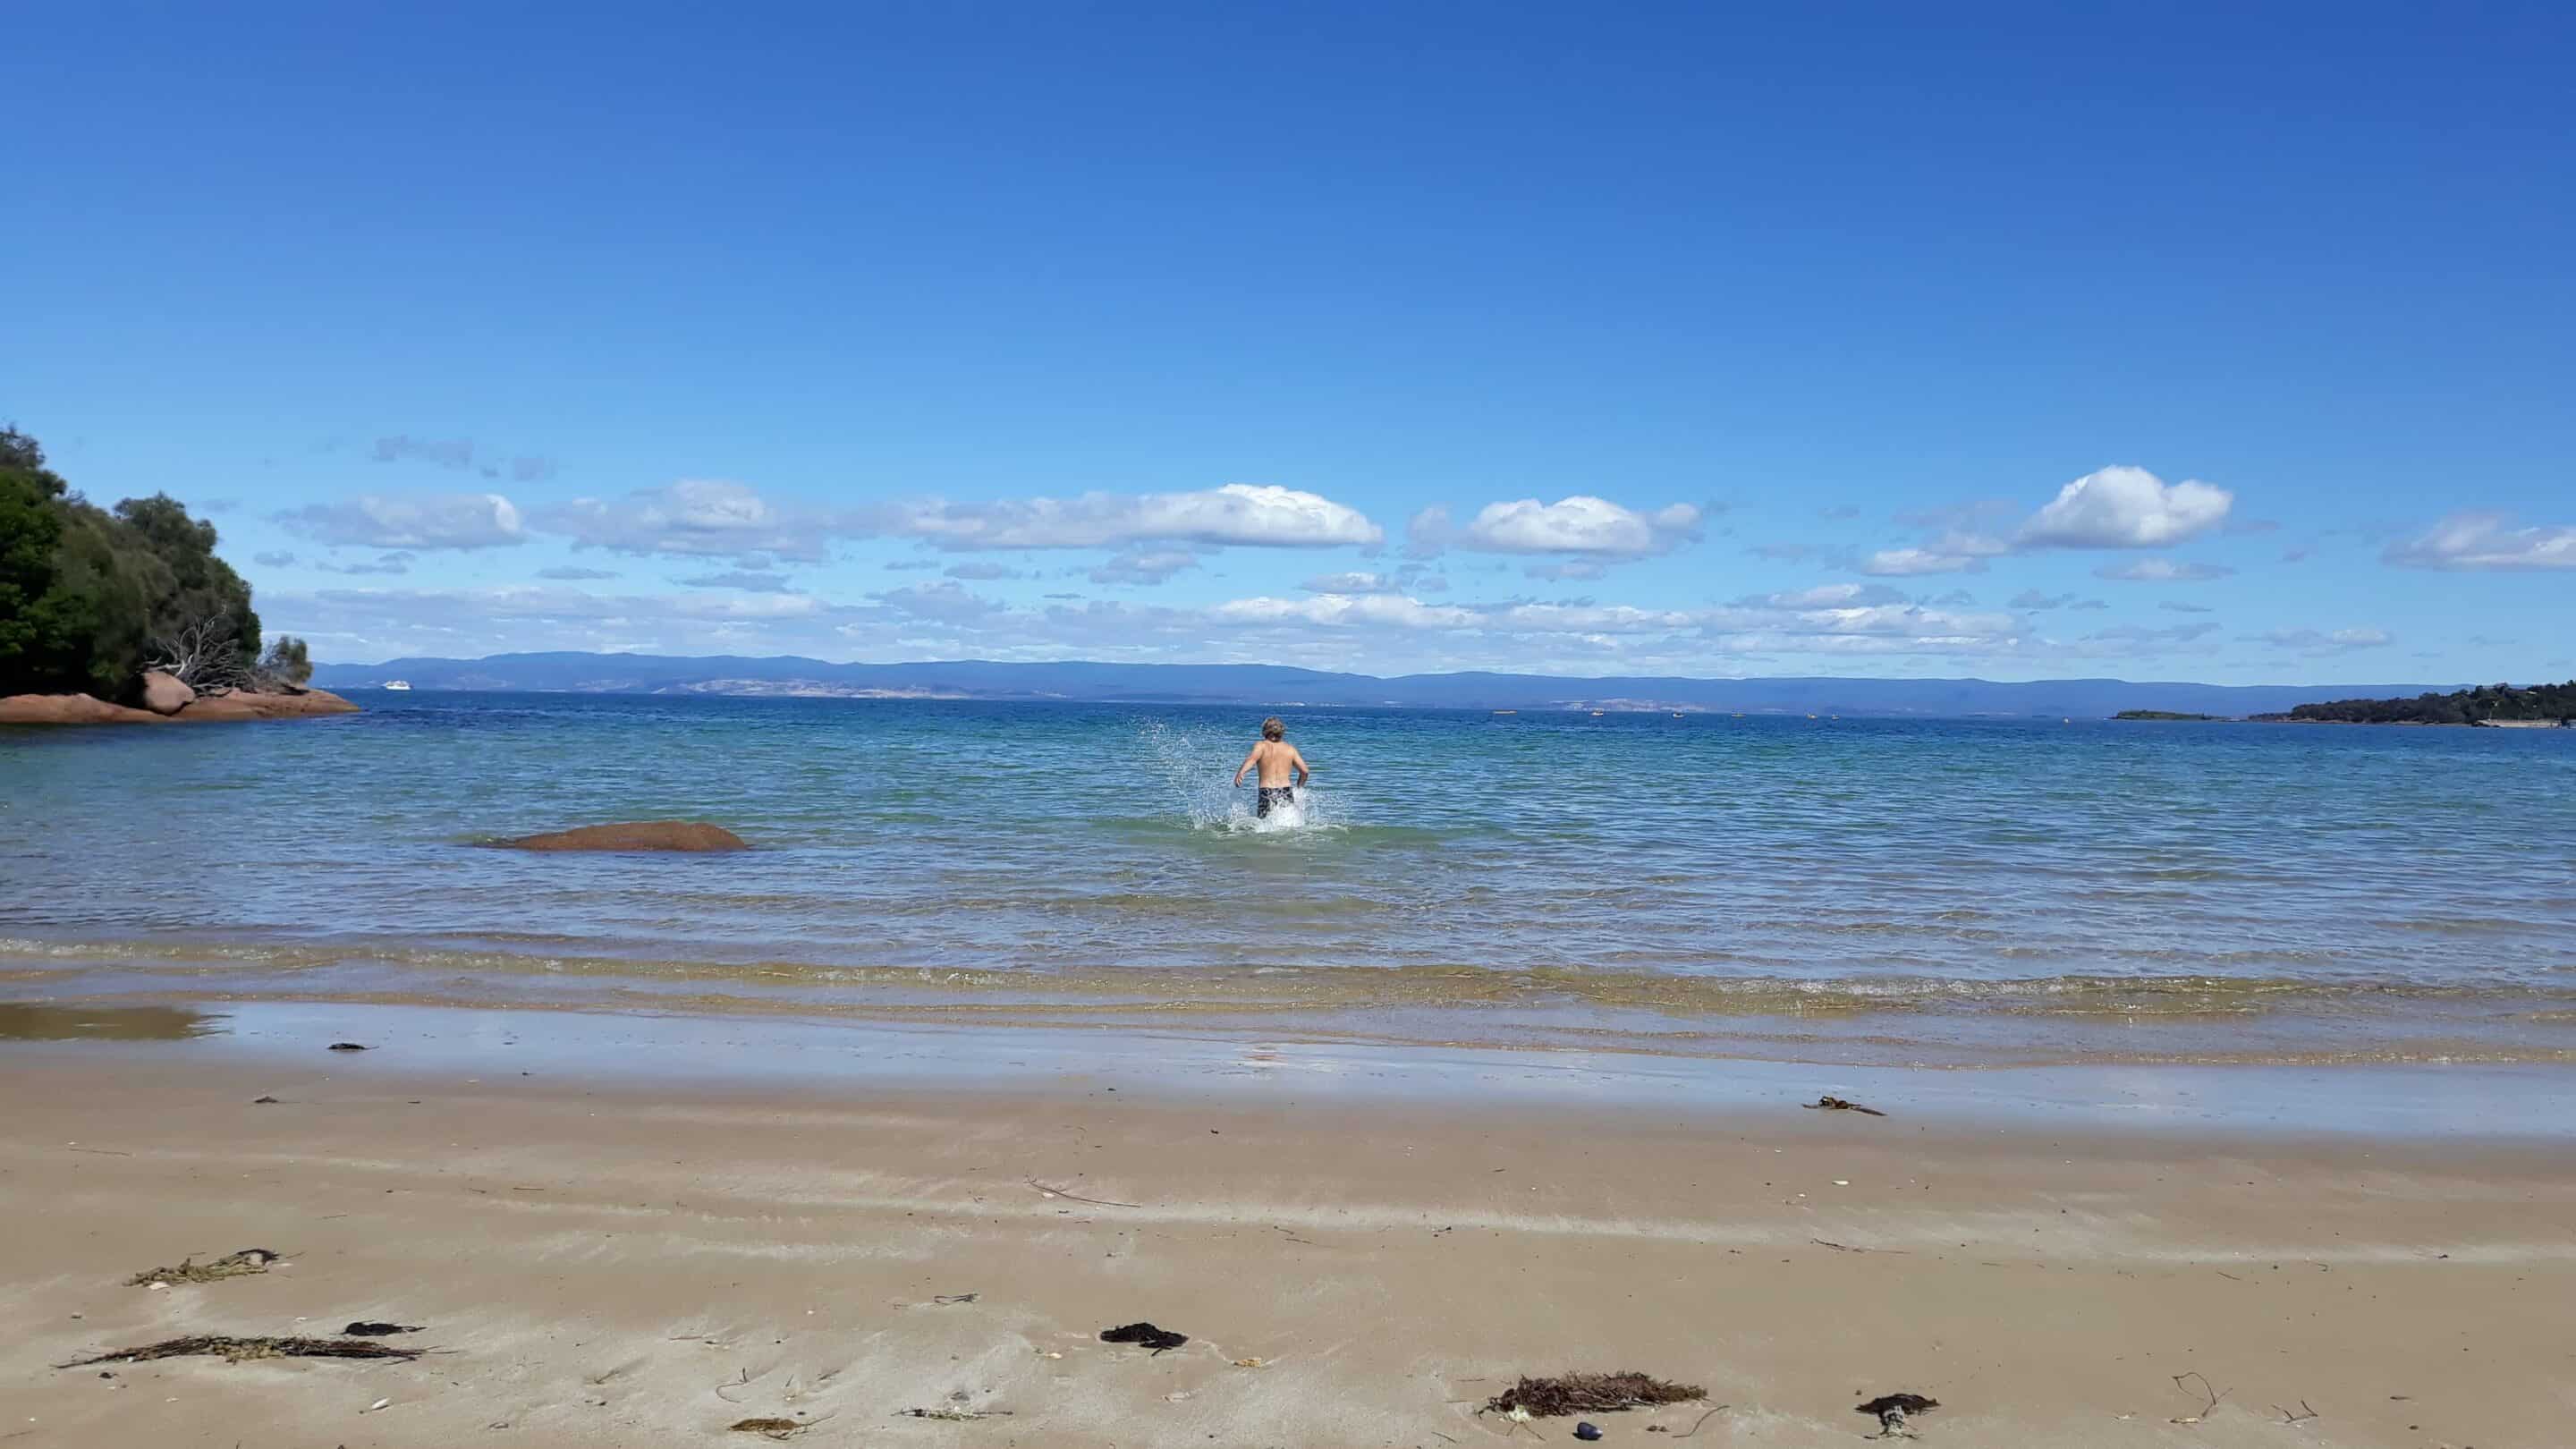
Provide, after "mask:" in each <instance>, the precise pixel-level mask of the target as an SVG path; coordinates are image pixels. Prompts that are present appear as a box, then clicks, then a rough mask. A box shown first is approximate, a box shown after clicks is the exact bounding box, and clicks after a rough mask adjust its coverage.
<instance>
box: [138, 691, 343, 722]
mask: <svg viewBox="0 0 2576 1449" xmlns="http://www.w3.org/2000/svg"><path fill="white" fill-rule="evenodd" d="M357 712H358V707H357V706H356V705H354V704H351V703H349V702H348V701H347V700H345V699H342V698H341V697H340V696H338V695H336V694H333V693H332V692H331V691H329V690H327V689H305V690H298V691H296V692H295V693H293V694H251V693H248V692H245V691H242V690H235V691H233V692H232V693H230V694H207V695H200V696H198V698H197V702H196V703H195V704H192V705H190V706H188V707H187V708H186V709H183V710H181V711H179V713H178V715H177V716H176V717H177V718H178V719H179V720H180V721H181V722H183V723H184V722H186V721H188V720H228V719H306V718H310V717H312V716H315V715H325V714H356V713H357Z"/></svg>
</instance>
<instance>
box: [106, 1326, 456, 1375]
mask: <svg viewBox="0 0 2576 1449" xmlns="http://www.w3.org/2000/svg"><path fill="white" fill-rule="evenodd" d="M199 1355H204V1356H206V1357H209V1358H222V1359H225V1360H227V1361H229V1362H232V1363H241V1362H244V1361H245V1360H249V1359H260V1358H394V1359H404V1360H410V1359H415V1358H418V1357H420V1355H421V1350H419V1349H416V1348H396V1347H394V1346H393V1345H392V1344H389V1343H370V1342H368V1341H367V1340H365V1339H363V1338H232V1337H229V1336H226V1335H224V1334H219V1333H217V1334H199V1335H197V1336H195V1337H193V1338H165V1339H163V1340H161V1341H160V1342H159V1343H147V1344H142V1345H139V1346H137V1347H134V1348H120V1349H117V1350H116V1351H115V1352H113V1353H102V1354H99V1355H97V1356H96V1357H94V1358H76V1359H73V1360H72V1361H71V1362H70V1363H66V1364H57V1365H55V1367H57V1368H86V1367H88V1366H89V1365H91V1364H94V1363H141V1362H143V1361H145V1360H147V1359H156V1358H192V1357H196V1356H199Z"/></svg>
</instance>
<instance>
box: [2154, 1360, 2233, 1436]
mask: <svg viewBox="0 0 2576 1449" xmlns="http://www.w3.org/2000/svg"><path fill="white" fill-rule="evenodd" d="M2185 1379H2198V1380H2200V1387H2199V1389H2198V1390H2194V1389H2192V1388H2191V1387H2190V1386H2189V1385H2187V1384H2185V1383H2184V1382H2183V1380H2185ZM2173 1381H2174V1387H2175V1388H2178V1389H2181V1390H2182V1391H2183V1392H2184V1393H2186V1394H2188V1393H2194V1392H2197V1393H2198V1394H2199V1395H2200V1396H2201V1397H2202V1398H2204V1399H2206V1400H2208V1402H2207V1403H2204V1404H2202V1405H2201V1406H2200V1412H2199V1413H2197V1414H2185V1415H2183V1416H2182V1417H2181V1418H2179V1419H2167V1420H2165V1422H2166V1423H2168V1424H2184V1425H2190V1424H2197V1423H2200V1422H2201V1421H2203V1420H2205V1419H2207V1418H2208V1417H2209V1416H2210V1415H2212V1414H2215V1413H2217V1412H2218V1403H2219V1401H2220V1400H2221V1399H2224V1398H2226V1397H2227V1396H2228V1395H2229V1394H2231V1393H2233V1392H2235V1390H2233V1389H2222V1388H2220V1387H2218V1386H2217V1385H2216V1384H2213V1383H2211V1382H2210V1381H2209V1376H2208V1375H2206V1374H2203V1373H2198V1372H2193V1373H2187V1374H2175V1375H2174V1376H2173Z"/></svg>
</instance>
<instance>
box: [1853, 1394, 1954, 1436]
mask: <svg viewBox="0 0 2576 1449" xmlns="http://www.w3.org/2000/svg"><path fill="white" fill-rule="evenodd" d="M1939 1407H1941V1401H1940V1400H1939V1399H1927V1398H1925V1397H1923V1396H1922V1395H1921V1394H1881V1395H1879V1396H1878V1397H1877V1398H1874V1399H1872V1400H1870V1401H1869V1402H1868V1403H1866V1404H1855V1405H1853V1406H1852V1412H1854V1413H1856V1414H1875V1415H1877V1416H1878V1433H1877V1435H1876V1436H1875V1437H1877V1438H1881V1439H1889V1438H1898V1437H1903V1436H1906V1435H1910V1434H1911V1433H1913V1431H1912V1430H1911V1429H1908V1428H1907V1427H1906V1426H1905V1419H1906V1416H1907V1415H1909V1414H1920V1413H1923V1412H1924V1411H1926V1410H1929V1409H1937V1408H1939Z"/></svg>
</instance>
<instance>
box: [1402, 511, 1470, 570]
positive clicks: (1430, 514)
mask: <svg viewBox="0 0 2576 1449" xmlns="http://www.w3.org/2000/svg"><path fill="white" fill-rule="evenodd" d="M1456 537H1457V529H1456V527H1455V526H1454V525H1452V524H1451V523H1450V521H1449V506H1448V505H1447V504H1445V503H1434V504H1432V505H1431V506H1430V507H1428V508H1425V509H1423V510H1422V511H1421V512H1419V513H1416V514H1415V515H1413V517H1411V518H1409V519H1407V520H1406V521H1405V524H1404V556H1405V557H1406V558H1438V557H1439V556H1440V555H1441V553H1442V552H1443V551H1444V550H1446V549H1447V548H1448V547H1449V543H1450V541H1451V540H1452V539H1454V538H1456Z"/></svg>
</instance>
